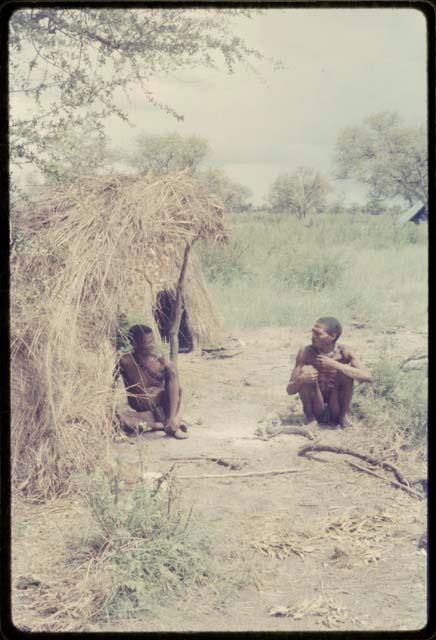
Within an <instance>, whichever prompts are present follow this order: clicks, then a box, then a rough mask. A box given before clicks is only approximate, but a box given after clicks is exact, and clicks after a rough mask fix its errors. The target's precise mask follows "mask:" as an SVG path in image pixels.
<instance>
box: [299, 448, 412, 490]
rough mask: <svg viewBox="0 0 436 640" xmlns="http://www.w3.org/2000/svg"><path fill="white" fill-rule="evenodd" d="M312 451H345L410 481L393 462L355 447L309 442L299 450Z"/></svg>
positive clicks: (406, 483)
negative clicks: (374, 456)
mask: <svg viewBox="0 0 436 640" xmlns="http://www.w3.org/2000/svg"><path fill="white" fill-rule="evenodd" d="M311 451H329V452H330V453H343V454H344V455H347V456H354V457H355V458H360V459H361V460H364V461H365V462H368V463H369V464H372V465H374V466H376V467H382V468H383V469H386V471H392V473H393V474H394V476H395V477H396V479H397V480H398V482H400V483H401V484H404V485H406V486H409V483H408V481H407V480H406V479H405V477H404V476H403V474H402V473H401V471H400V470H399V469H397V467H396V466H395V465H393V464H391V463H390V462H384V460H377V458H373V457H372V456H369V455H368V454H366V453H359V452H358V451H353V449H347V448H345V447H333V446H330V445H327V444H307V445H305V446H304V447H302V448H301V449H300V450H299V451H298V455H299V456H305V455H306V454H307V453H310V452H311Z"/></svg>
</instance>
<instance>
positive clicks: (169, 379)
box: [116, 324, 188, 440]
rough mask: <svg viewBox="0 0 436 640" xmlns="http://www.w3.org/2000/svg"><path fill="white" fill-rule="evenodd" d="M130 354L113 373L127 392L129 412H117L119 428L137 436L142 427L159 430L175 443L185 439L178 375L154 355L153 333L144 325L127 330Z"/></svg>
mask: <svg viewBox="0 0 436 640" xmlns="http://www.w3.org/2000/svg"><path fill="white" fill-rule="evenodd" d="M127 336H128V339H129V341H130V343H131V345H132V351H131V352H129V353H126V354H125V355H123V356H122V357H121V358H120V360H119V362H118V367H117V371H116V378H117V377H118V376H119V374H121V376H122V378H123V382H124V386H125V387H126V391H127V402H128V404H129V407H130V410H129V409H117V417H118V419H119V421H120V423H121V426H122V427H123V428H124V429H127V430H128V431H134V432H136V433H138V432H139V431H140V430H141V427H143V426H144V425H146V427H147V428H148V429H150V430H152V431H158V430H162V431H165V433H166V434H167V435H169V436H173V437H174V438H177V439H178V440H182V439H185V438H187V437H188V433H187V431H188V429H187V426H186V425H185V424H184V423H183V422H182V419H181V399H182V389H181V387H180V383H179V378H178V375H177V371H176V369H175V368H174V366H173V364H172V363H171V362H169V361H168V360H167V359H166V358H165V357H164V356H163V354H161V353H158V352H157V351H156V344H155V338H154V334H153V330H152V329H151V328H150V327H147V326H145V325H143V324H136V325H133V326H132V327H130V329H129V331H128V334H127Z"/></svg>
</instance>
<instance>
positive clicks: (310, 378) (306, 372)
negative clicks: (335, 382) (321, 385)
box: [298, 364, 318, 384]
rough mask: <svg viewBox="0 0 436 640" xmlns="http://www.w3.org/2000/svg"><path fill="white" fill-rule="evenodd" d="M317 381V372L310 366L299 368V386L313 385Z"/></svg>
mask: <svg viewBox="0 0 436 640" xmlns="http://www.w3.org/2000/svg"><path fill="white" fill-rule="evenodd" d="M317 380H318V371H317V370H316V369H315V367H312V366H311V365H310V364H307V365H305V366H304V367H301V373H300V375H299V376H298V382H299V383H301V384H308V383H315V382H316V381H317Z"/></svg>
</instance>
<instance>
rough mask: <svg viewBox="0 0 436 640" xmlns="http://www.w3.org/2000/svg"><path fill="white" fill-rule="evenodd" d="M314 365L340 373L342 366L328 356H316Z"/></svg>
mask: <svg viewBox="0 0 436 640" xmlns="http://www.w3.org/2000/svg"><path fill="white" fill-rule="evenodd" d="M316 364H317V365H318V366H319V367H321V368H322V369H336V370H337V371H340V370H341V369H342V364H341V363H340V362H338V361H337V360H333V358H329V357H328V356H317V357H316Z"/></svg>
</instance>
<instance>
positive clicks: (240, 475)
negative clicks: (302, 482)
mask: <svg viewBox="0 0 436 640" xmlns="http://www.w3.org/2000/svg"><path fill="white" fill-rule="evenodd" d="M301 471H303V469H272V470H271V471H248V472H247V473H224V474H221V473H217V474H214V473H211V474H204V475H200V476H177V479H178V480H197V479H198V480H200V479H203V478H217V479H218V480H225V479H226V478H250V477H253V476H278V475H281V474H284V473H300V472H301Z"/></svg>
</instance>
